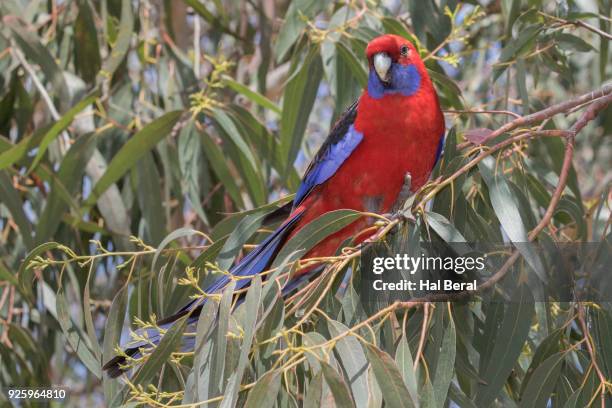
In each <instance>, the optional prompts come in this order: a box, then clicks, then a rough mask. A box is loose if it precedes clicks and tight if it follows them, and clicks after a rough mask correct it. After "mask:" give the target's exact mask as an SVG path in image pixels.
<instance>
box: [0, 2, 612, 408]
mask: <svg viewBox="0 0 612 408" xmlns="http://www.w3.org/2000/svg"><path fill="white" fill-rule="evenodd" d="M0 16H1V18H2V20H1V26H0V388H1V389H3V391H4V390H6V388H7V387H26V386H28V387H37V386H40V387H42V386H49V385H53V384H55V385H62V386H65V387H67V388H68V389H69V400H67V401H66V402H65V404H66V405H70V406H83V405H86V406H120V405H122V404H124V403H125V404H127V405H126V406H134V405H137V404H142V405H148V406H166V405H164V404H167V405H176V404H180V403H184V404H187V405H182V406H203V405H207V404H208V405H211V406H217V405H221V406H226V407H229V406H234V405H240V406H241V405H244V404H246V405H248V406H255V405H261V406H271V405H273V404H275V403H276V404H277V405H278V406H283V407H285V406H334V405H335V406H358V407H380V406H382V404H383V401H384V404H385V406H389V407H396V406H422V407H444V406H461V407H472V406H478V407H484V406H492V405H493V406H509V407H512V406H534V407H543V406H555V407H557V406H559V407H561V406H564V407H582V406H588V405H595V406H604V405H605V404H606V400H607V401H608V402H609V401H610V400H609V398H610V394H609V391H610V378H612V375H611V372H612V315H611V312H612V309H611V308H610V305H609V304H579V303H567V302H565V303H562V302H561V303H559V302H547V303H533V302H531V303H530V302H526V303H525V304H503V303H500V302H489V301H488V300H487V299H483V300H482V301H481V302H472V303H465V302H463V303H435V304H432V305H430V304H426V305H424V306H423V305H421V306H420V307H418V306H411V307H410V308H391V309H389V310H383V313H378V314H375V315H374V316H372V317H368V313H366V312H365V311H364V307H363V305H361V303H360V299H359V295H358V289H357V288H356V284H355V283H354V281H353V280H352V279H348V280H345V285H344V287H343V290H342V291H341V292H342V293H343V294H344V296H340V295H339V292H338V291H337V290H336V288H337V287H338V286H339V283H340V282H341V281H342V279H343V276H344V274H345V272H346V270H347V268H348V267H351V268H352V270H353V271H354V272H355V273H354V274H353V276H358V271H359V265H358V258H357V257H353V258H351V259H347V260H341V261H339V262H335V263H332V264H331V265H330V267H329V268H328V270H327V272H326V273H325V274H323V275H322V277H321V278H320V279H319V280H318V281H316V282H315V284H313V285H311V286H308V287H307V288H305V289H304V290H303V291H302V292H300V294H301V295H302V296H299V297H297V298H295V297H294V298H291V299H288V300H286V301H283V299H282V298H281V297H280V295H279V293H278V289H277V288H276V286H275V285H273V284H269V283H264V285H263V287H262V286H261V283H260V282H256V283H254V284H253V285H251V290H250V291H249V295H248V296H247V300H246V307H241V308H239V309H238V310H237V311H236V313H234V315H232V316H230V313H229V311H230V300H231V296H229V292H228V294H227V295H226V296H225V297H224V298H223V299H222V300H221V306H220V307H219V308H218V311H217V305H216V303H215V302H210V303H209V304H208V305H209V307H208V308H207V309H205V313H203V314H202V318H201V319H200V322H199V324H198V326H197V327H196V328H194V329H196V330H195V332H196V333H197V337H196V340H195V341H196V346H197V347H198V353H196V356H195V357H194V356H192V355H188V354H187V355H185V354H180V353H172V351H174V350H175V349H176V345H177V344H178V342H179V340H180V335H181V333H182V331H183V330H184V329H185V328H184V327H183V326H182V325H179V326H177V327H175V329H173V330H172V332H171V333H169V335H167V336H166V337H165V341H164V342H163V343H162V346H163V347H159V348H157V349H156V350H155V351H154V352H153V354H152V355H151V356H150V357H149V358H148V361H147V362H146V363H145V365H144V367H143V368H142V369H141V370H140V371H138V373H137V374H136V376H134V377H131V380H130V381H126V380H127V377H126V378H124V379H120V380H109V379H108V378H106V376H103V375H102V372H101V368H100V367H101V363H102V362H105V361H107V360H108V359H109V358H110V357H111V356H112V355H113V354H114V352H115V351H114V350H115V347H116V345H117V343H118V342H120V341H125V340H127V339H128V338H129V331H128V328H129V327H136V326H138V325H140V326H142V325H146V324H150V322H152V321H154V320H155V319H154V317H152V316H158V317H160V316H164V315H167V314H169V313H171V312H173V311H175V310H176V309H177V307H178V306H179V305H181V304H183V303H184V302H186V300H187V299H188V296H189V295H190V294H194V293H197V289H196V287H197V285H198V284H203V283H204V282H208V281H209V280H210V279H213V278H214V276H215V275H216V274H218V273H219V270H218V269H219V268H220V269H226V268H228V267H229V266H230V265H231V264H232V262H233V260H234V258H235V257H236V256H237V255H238V254H239V252H240V251H241V248H242V247H243V245H245V244H247V248H248V245H249V244H253V243H256V242H258V241H259V240H260V239H261V237H262V236H264V235H265V233H266V231H269V229H266V227H264V228H261V229H260V226H261V221H262V214H265V213H266V212H268V211H270V210H271V209H273V208H276V206H277V205H279V204H282V203H283V202H284V201H283V200H285V197H287V196H288V195H289V194H290V193H292V192H294V191H295V189H296V188H297V185H298V183H299V175H300V174H301V172H302V171H303V170H304V169H305V166H306V165H307V163H308V161H309V159H310V158H311V157H312V156H313V154H314V152H315V151H316V149H317V147H318V146H319V145H320V144H321V142H322V140H323V139H324V138H325V136H326V134H327V131H328V130H329V128H330V125H331V124H333V122H334V121H335V119H336V118H337V117H338V115H339V114H340V113H341V112H342V111H343V110H344V109H345V108H346V107H347V106H348V105H350V104H351V103H352V102H353V101H354V100H355V98H356V97H357V96H358V95H359V93H360V91H361V89H362V88H363V86H364V85H365V82H366V72H367V71H366V69H367V67H366V64H365V61H364V57H363V56H364V48H365V46H366V44H367V42H368V41H369V40H370V39H372V38H373V37H375V36H377V35H379V34H381V33H396V34H400V35H403V36H405V37H407V38H410V39H411V40H412V41H414V42H415V43H416V44H418V46H419V49H420V51H421V54H422V56H423V58H424V59H425V60H426V64H427V67H428V69H429V71H430V75H431V76H432V79H433V80H434V83H435V85H436V88H437V89H438V92H439V95H440V100H441V104H442V106H443V108H444V109H445V110H446V120H447V128H448V129H449V132H448V135H447V141H446V148H445V154H444V159H443V160H442V161H441V163H440V164H439V165H438V167H437V168H436V170H435V172H434V176H433V179H434V182H433V183H431V184H430V185H429V186H428V187H427V188H426V191H424V192H422V194H420V195H419V197H420V198H423V199H424V200H425V201H430V202H431V201H433V205H432V204H428V206H426V205H425V202H423V201H420V205H417V204H419V200H416V201H415V205H414V207H413V209H414V210H415V214H416V215H417V221H416V223H414V224H409V225H406V226H404V227H402V228H403V230H404V231H405V232H406V231H407V232H408V233H409V234H412V236H413V237H414V236H416V237H419V236H420V235H421V234H425V232H424V230H425V226H426V225H427V224H428V223H429V224H431V222H430V220H432V219H433V220H434V221H435V223H433V225H432V226H433V227H434V230H435V231H436V232H437V233H439V234H440V236H442V237H443V238H444V237H446V238H447V239H450V238H448V237H451V238H452V237H454V238H455V239H456V238H457V237H459V236H461V237H465V239H467V241H471V242H474V241H491V242H493V241H495V242H498V241H502V240H503V239H504V236H502V234H501V232H500V227H501V228H502V229H503V230H504V233H505V234H504V235H505V237H506V239H508V237H509V238H510V240H512V241H513V242H521V241H527V240H534V239H536V240H538V241H540V242H553V243H554V242H572V241H594V242H602V245H603V250H604V251H609V246H605V245H606V242H607V243H608V245H609V241H606V240H607V239H608V240H609V235H608V234H609V233H610V231H609V226H610V221H609V220H610V200H611V198H610V182H611V181H612V180H611V179H612V172H610V163H611V162H612V160H611V155H612V150H611V147H612V145H611V143H610V142H611V139H610V137H609V136H610V134H611V132H612V112H611V110H610V108H607V109H606V110H604V111H602V112H600V113H599V115H598V116H597V117H596V118H590V119H594V120H591V121H590V122H589V123H588V124H587V125H586V127H585V128H584V129H583V130H582V131H581V132H580V133H579V134H578V135H577V136H576V140H575V144H574V141H573V137H572V138H570V137H568V136H567V135H565V138H564V137H534V138H524V139H520V140H518V139H517V140H515V141H512V143H507V144H506V145H505V146H503V148H496V149H497V150H495V152H494V154H492V155H491V156H492V157H494V158H496V159H497V160H494V161H493V160H492V161H489V160H482V161H480V163H479V164H478V163H474V162H473V160H474V159H475V158H477V157H478V155H479V154H481V153H482V152H483V151H486V149H487V147H483V146H475V145H474V144H472V143H469V142H470V141H472V142H473V141H474V140H475V139H478V137H479V136H482V135H485V136H486V135H490V134H491V130H495V129H499V128H501V127H502V125H504V124H505V123H507V122H510V121H511V120H514V119H516V118H517V117H521V116H525V115H529V114H532V113H535V112H538V111H541V110H542V109H544V108H546V107H548V106H551V105H553V104H557V103H561V102H564V101H571V100H572V98H575V97H577V96H579V95H582V94H586V93H588V92H591V91H593V90H598V89H599V90H600V94H596V95H593V97H592V98H590V99H588V98H587V99H585V100H584V101H583V102H582V103H577V104H574V105H571V106H569V105H568V106H567V107H565V109H561V110H560V111H559V112H560V113H562V114H560V115H556V116H554V117H553V116H552V114H551V115H543V116H542V117H540V118H539V120H536V121H534V122H530V123H521V124H519V125H520V126H519V125H517V126H515V127H513V128H511V129H508V132H503V131H502V132H501V133H500V134H498V135H497V136H498V138H497V139H495V140H494V141H493V142H491V143H489V142H488V141H487V146H488V147H492V146H494V142H495V143H499V142H500V141H504V140H509V138H512V137H515V136H520V135H521V134H525V132H529V131H534V130H538V131H541V130H554V129H560V130H568V129H570V127H571V126H572V125H573V124H574V123H575V122H576V120H578V119H577V118H579V117H580V115H581V114H582V113H583V111H584V110H585V109H588V106H589V104H591V103H594V102H593V99H595V101H597V100H599V99H601V98H599V99H597V98H596V97H599V96H605V95H609V94H610V92H611V90H610V87H609V86H608V87H607V88H605V87H604V84H605V83H606V81H609V80H610V75H611V73H612V65H611V64H610V50H609V48H610V39H611V38H612V37H611V34H610V24H611V7H610V1H609V0H574V1H572V0H556V1H552V0H549V1H542V0H491V1H485V0H482V1H466V2H458V1H453V0H436V1H433V0H418V1H417V0H403V1H400V0H386V1H371V0H363V1H359V0H356V1H350V0H347V1H333V2H330V1H320V0H296V1H274V0H248V1H225V0H205V1H200V0H184V1H181V0H174V1H171V0H99V1H98V0H47V1H40V0H31V1H26V0H3V1H2V2H0ZM602 87H603V88H602ZM483 111H490V112H488V113H487V112H483ZM470 129H471V130H470ZM474 129H480V130H477V131H474ZM486 129H491V130H486ZM549 135H552V133H551V134H549ZM570 139H571V140H570ZM568 143H571V146H572V147H573V156H570V159H571V162H570V164H572V166H571V167H570V168H569V169H565V170H562V163H563V162H564V154H566V152H567V149H565V148H564V145H567V144H568ZM409 159H410V158H407V160H409ZM468 163H473V164H474V165H472V166H471V167H470V168H469V169H467V171H465V172H463V173H462V174H459V175H458V176H457V177H455V178H454V179H453V180H452V181H450V182H444V181H443V180H446V179H448V176H450V175H452V174H454V173H455V172H456V171H457V170H458V169H460V168H461V166H464V165H466V164H468ZM476 164H477V165H476ZM563 171H566V176H567V177H566V180H565V178H564V176H563ZM481 173H482V174H481ZM493 174H495V177H492V176H491V175H493ZM487 175H488V176H487ZM560 178H561V179H563V183H562V184H563V186H564V185H565V183H567V188H566V189H563V188H561V193H563V194H562V195H561V196H560V200H559V201H558V202H554V201H553V204H554V205H553V206H552V207H553V208H552V210H551V211H553V212H554V217H553V218H552V219H550V218H548V219H547V218H546V209H547V208H548V207H549V206H550V205H551V200H553V199H554V194H553V191H554V190H555V188H556V187H557V186H558V185H559V179H560ZM499 180H502V181H499ZM563 186H562V187H563ZM432 199H433V200H432ZM492 203H495V205H493V204H492ZM268 204H269V205H268ZM434 213H435V215H432V214H434ZM551 215H552V214H551ZM351 216H352V215H351V214H346V213H343V214H340V215H337V216H335V217H332V218H329V219H326V220H323V221H319V224H317V225H316V227H317V228H314V229H316V230H317V231H318V232H317V234H314V235H313V236H312V237H310V238H309V239H308V240H307V239H305V240H304V241H302V242H293V243H291V248H295V249H297V248H303V247H306V246H308V245H312V244H313V242H316V241H317V240H319V239H321V238H322V237H323V236H324V235H325V234H328V233H330V232H332V231H334V230H337V229H338V228H340V227H341V226H342V225H346V222H347V220H349V221H350V220H351V218H350V217H351ZM542 220H544V223H543V224H542V225H541V227H540V226H538V223H539V222H541V221H542ZM343 222H344V223H345V224H342V223H343ZM257 231H259V232H257ZM534 231H535V233H534ZM256 232H257V233H256ZM529 232H531V233H532V234H529ZM457 234H459V235H457ZM398 236H400V237H401V236H402V234H398ZM136 237H138V238H136ZM390 239H391V240H395V241H394V242H396V241H397V240H399V239H400V238H397V237H394V236H391V237H390ZM287 253H290V251H289V252H287ZM500 265H501V264H500ZM291 268H292V266H291V265H290V264H288V265H284V267H282V268H281V269H279V270H277V273H278V274H279V275H277V276H280V274H282V273H285V272H287V270H290V269H291ZM493 272H494V271H493ZM346 285H348V286H346ZM489 300H490V299H489ZM245 309H246V310H249V311H253V310H258V311H259V313H245ZM216 313H219V316H218V317H217V318H215V314H216ZM215 319H217V320H216V321H218V322H219V325H215V324H212V322H214V321H215ZM147 322H149V323H147ZM350 327H352V329H350V330H349V328H350ZM227 332H229V334H227ZM192 367H196V368H197V369H192ZM6 398H7V397H6V395H3V394H2V393H0V404H2V405H3V406H4V405H5V404H6V405H7V406H9V405H10V404H11V403H10V402H9V401H8V400H7V399H6ZM13 402H14V401H13ZM34 404H35V403H33V402H28V401H22V406H34ZM189 404H192V405H189ZM57 405H58V406H59V405H62V406H63V404H57Z"/></svg>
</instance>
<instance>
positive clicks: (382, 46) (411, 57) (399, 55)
mask: <svg viewBox="0 0 612 408" xmlns="http://www.w3.org/2000/svg"><path fill="white" fill-rule="evenodd" d="M366 56H367V58H368V64H369V67H370V73H369V77H368V93H369V94H370V96H372V97H374V98H376V99H378V98H381V97H382V96H384V95H387V94H394V93H396V94H402V95H404V96H411V95H413V94H414V93H416V92H417V91H418V90H419V88H420V87H421V85H422V82H423V81H422V80H423V78H424V77H426V76H427V72H426V71H425V66H424V64H423V61H422V60H421V58H420V56H419V53H418V51H417V50H416V48H415V47H414V45H413V44H412V43H411V42H410V41H408V40H407V39H405V38H403V37H400V36H399V35H393V34H386V35H381V36H380V37H376V38H375V39H373V40H372V41H370V43H369V44H368V47H367V48H366Z"/></svg>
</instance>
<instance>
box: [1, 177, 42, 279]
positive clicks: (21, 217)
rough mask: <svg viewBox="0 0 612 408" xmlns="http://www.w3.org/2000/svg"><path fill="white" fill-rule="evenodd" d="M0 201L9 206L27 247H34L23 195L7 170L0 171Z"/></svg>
mask: <svg viewBox="0 0 612 408" xmlns="http://www.w3.org/2000/svg"><path fill="white" fill-rule="evenodd" d="M0 202H1V203H4V205H5V206H6V208H8V210H9V211H10V213H11V215H12V216H13V220H14V221H15V223H16V224H17V226H18V227H19V232H20V233H21V238H22V239H23V241H24V243H25V245H26V247H27V248H28V249H29V248H32V247H33V246H34V239H33V238H32V227H31V225H30V221H29V220H28V218H27V217H26V215H25V212H24V211H23V203H22V201H21V197H19V193H18V192H17V190H15V189H14V188H13V182H12V180H11V177H10V176H9V173H8V172H7V171H6V170H1V171H0ZM30 289H31V288H30Z"/></svg>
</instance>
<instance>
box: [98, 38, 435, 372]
mask: <svg viewBox="0 0 612 408" xmlns="http://www.w3.org/2000/svg"><path fill="white" fill-rule="evenodd" d="M366 56H367V60H368V65H369V76H368V83H367V88H366V89H364V90H363V93H362V95H361V96H360V98H359V99H358V100H357V101H356V102H355V103H354V104H353V105H352V106H350V107H349V108H348V109H347V111H346V112H345V113H344V114H343V115H342V117H341V118H340V119H339V120H338V121H337V123H336V124H335V125H334V126H333V128H332V130H331V132H330V134H329V136H328V138H327V140H326V141H325V142H324V144H323V145H322V146H321V148H320V150H319V151H318V153H317V154H316V155H315V157H314V159H313V160H312V162H311V163H310V166H309V167H308V169H307V170H306V173H305V175H304V177H303V179H302V183H301V185H300V187H299V189H298V191H297V193H296V195H295V198H294V199H293V203H292V205H291V212H290V214H289V216H288V218H287V219H286V220H285V222H283V223H282V225H281V226H280V227H279V228H278V229H277V230H276V231H274V232H273V233H272V234H270V235H269V236H268V237H267V238H266V239H265V240H264V241H263V242H262V243H261V244H259V245H258V246H257V247H256V248H255V249H254V250H252V251H251V252H250V253H249V254H248V255H246V256H245V257H244V258H243V259H242V260H240V261H239V262H238V263H237V264H236V265H234V266H233V267H232V268H231V270H230V273H231V274H233V275H237V276H243V277H245V276H254V275H256V274H259V273H261V272H263V271H264V270H266V269H267V268H268V267H269V266H270V264H271V262H272V261H273V260H274V257H275V255H276V254H277V253H278V251H279V250H280V248H281V247H282V246H283V244H284V243H285V242H286V241H287V240H288V239H290V238H291V237H292V236H293V235H294V234H295V233H296V232H298V231H299V230H300V229H301V228H302V227H304V226H305V225H307V224H308V223H309V222H311V221H313V220H314V219H316V218H317V217H319V216H321V215H322V214H324V213H327V212H329V211H333V210H338V209H353V210H357V211H364V212H375V213H387V212H389V211H390V210H391V209H392V206H393V204H394V203H395V201H396V199H397V198H398V195H399V194H400V192H401V190H402V186H403V185H404V180H405V176H406V175H407V174H409V175H410V177H411V187H410V188H411V190H412V191H414V190H417V189H418V188H420V187H421V186H422V185H423V184H424V183H425V182H426V181H427V179H428V178H429V175H430V173H431V171H432V169H433V167H434V165H435V163H436V161H437V160H438V158H439V156H440V153H441V150H442V145H443V140H444V118H443V115H442V112H441V110H440V105H439V102H438V96H437V94H436V91H435V89H434V87H433V85H432V82H431V79H430V78H429V76H428V74H427V71H426V69H425V65H424V63H423V61H422V60H421V58H420V57H419V54H418V52H417V51H416V49H415V47H414V46H413V45H412V43H410V42H409V41H408V40H406V39H405V38H402V37H400V36H397V35H383V36H380V37H377V38H375V39H374V40H372V41H371V42H370V43H369V44H368V46H367V49H366ZM370 222H371V220H370V219H369V218H368V217H362V218H359V219H358V220H357V221H355V222H353V223H352V224H350V225H348V226H347V227H345V228H343V229H341V230H340V231H338V232H336V233H334V234H332V235H331V236H329V237H327V238H326V239H324V240H323V241H321V242H320V243H318V244H317V245H316V246H315V247H314V248H312V249H311V250H310V251H309V252H308V253H306V254H305V255H304V257H305V258H313V257H322V256H330V255H333V254H334V253H336V251H337V250H338V248H339V246H340V245H341V244H342V243H343V242H345V241H346V240H347V239H348V238H353V242H356V243H359V242H361V241H363V240H365V239H366V238H367V235H363V234H360V232H361V231H364V230H365V229H366V228H367V226H368V223H370ZM361 235H363V236H361ZM305 271H312V268H310V269H305V270H303V271H298V272H297V273H296V275H295V276H294V277H292V279H294V282H295V280H299V279H300V272H302V274H303V273H305ZM229 281H230V279H229V277H227V276H223V277H221V278H219V279H218V280H217V281H216V282H215V283H213V284H212V285H211V286H210V287H208V288H206V290H205V291H206V292H207V293H209V294H212V293H219V292H221V291H222V290H223V288H224V287H225V286H226V285H227V284H228V282H229ZM248 283H249V280H248V279H240V280H237V282H236V289H240V288H244V287H246V286H247V285H248ZM292 283H293V282H289V283H288V285H292ZM205 301H206V300H205V299H197V300H193V301H191V302H190V303H188V304H187V305H186V306H184V307H183V308H181V309H180V310H178V311H177V312H176V313H175V314H174V315H172V316H169V317H167V318H164V319H162V320H160V321H159V322H158V325H159V326H160V327H161V328H163V329H167V328H168V327H170V326H171V325H172V324H174V323H175V322H176V321H177V320H178V319H179V318H180V317H182V316H184V315H187V314H189V313H190V316H189V320H190V323H191V324H195V323H196V322H197V319H198V314H199V312H200V310H201V308H202V306H203V304H204V302H205ZM146 335H147V336H148V337H149V342H142V343H137V344H133V345H130V346H129V348H127V349H126V350H125V353H126V355H128V356H130V357H134V358H136V357H139V356H141V355H142V351H143V350H142V349H141V348H147V347H150V344H151V343H158V342H159V340H160V339H161V335H160V333H159V332H158V331H157V330H155V329H150V330H147V333H146ZM187 343H188V340H186V341H185V342H184V344H183V348H184V349H185V348H189V347H190V346H191V347H193V340H191V343H192V344H187ZM125 362H126V358H125V355H119V356H116V357H115V358H113V359H112V360H110V361H109V362H108V363H107V364H106V365H105V366H104V369H106V370H108V374H109V375H110V376H111V377H116V376H118V375H120V374H121V373H122V372H123V369H124V367H125Z"/></svg>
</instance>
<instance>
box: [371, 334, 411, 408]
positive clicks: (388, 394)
mask: <svg viewBox="0 0 612 408" xmlns="http://www.w3.org/2000/svg"><path fill="white" fill-rule="evenodd" d="M365 347H366V350H367V352H368V360H369V361H370V364H372V369H373V370H374V376H375V377H376V382H377V383H378V386H379V387H380V389H381V391H382V394H383V399H384V400H385V403H386V404H387V405H388V406H389V407H392V408H396V407H398V408H399V407H414V406H415V405H414V401H413V400H412V397H411V396H410V393H409V392H408V389H407V388H406V385H405V384H404V380H403V379H402V375H401V373H400V371H399V369H398V368H397V365H395V362H394V361H393V359H392V358H391V357H390V356H389V355H388V354H387V353H385V352H384V351H382V350H380V349H379V348H377V347H376V346H374V345H372V344H366V345H365Z"/></svg>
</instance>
